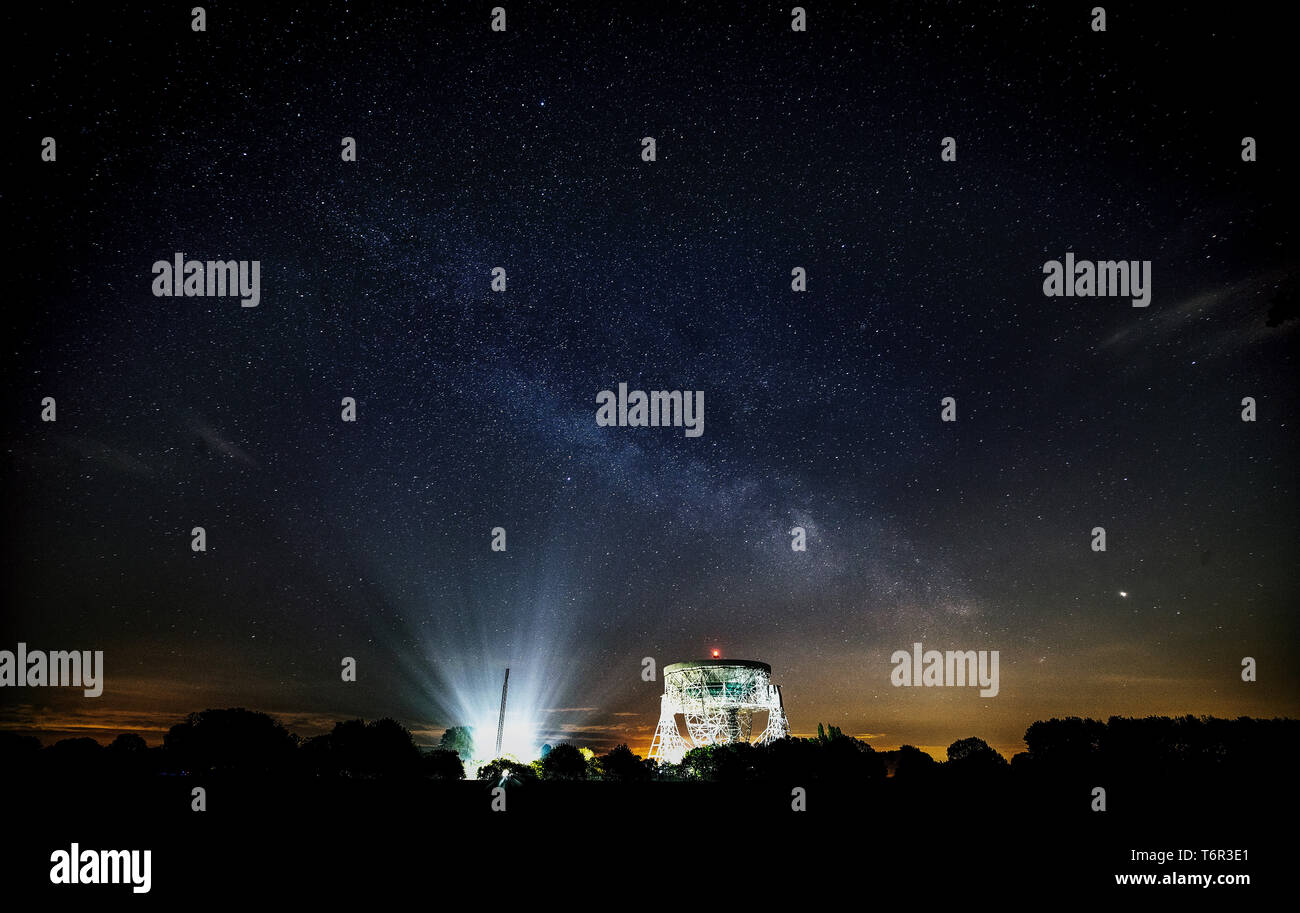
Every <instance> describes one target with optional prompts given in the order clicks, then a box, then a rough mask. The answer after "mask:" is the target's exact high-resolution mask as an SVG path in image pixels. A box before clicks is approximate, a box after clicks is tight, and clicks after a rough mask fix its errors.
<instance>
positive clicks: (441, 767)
mask: <svg viewBox="0 0 1300 913" xmlns="http://www.w3.org/2000/svg"><path fill="white" fill-rule="evenodd" d="M424 773H425V775H426V776H429V777H433V779H435V780H460V779H463V778H464V776H465V764H464V762H463V761H461V759H460V755H458V754H457V753H456V752H454V751H451V750H449V749H446V748H435V749H433V750H432V751H430V752H429V753H428V754H427V755H425V756H424Z"/></svg>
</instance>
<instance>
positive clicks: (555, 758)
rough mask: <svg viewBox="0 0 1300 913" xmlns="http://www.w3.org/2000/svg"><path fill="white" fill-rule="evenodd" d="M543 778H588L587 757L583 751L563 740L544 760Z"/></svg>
mask: <svg viewBox="0 0 1300 913" xmlns="http://www.w3.org/2000/svg"><path fill="white" fill-rule="evenodd" d="M542 779H544V780H585V779H587V759H586V758H584V757H583V756H582V752H581V751H579V750H578V748H577V747H576V746H574V745H570V744H569V743H568V742H561V743H560V744H559V745H556V746H555V747H554V748H552V749H551V750H550V752H549V753H548V754H547V755H546V757H545V758H544V759H543V760H542Z"/></svg>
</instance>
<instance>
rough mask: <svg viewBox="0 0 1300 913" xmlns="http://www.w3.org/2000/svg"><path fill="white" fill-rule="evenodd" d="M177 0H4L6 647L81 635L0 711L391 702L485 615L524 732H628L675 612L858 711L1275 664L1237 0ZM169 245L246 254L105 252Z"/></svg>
mask: <svg viewBox="0 0 1300 913" xmlns="http://www.w3.org/2000/svg"><path fill="white" fill-rule="evenodd" d="M1098 2H1100V0H1098ZM193 5H194V4H170V5H148V6H143V7H139V8H133V9H127V10H119V9H112V10H104V9H101V8H100V7H99V6H97V5H89V4H86V5H73V6H67V7H60V6H48V7H46V8H45V9H44V10H42V11H39V12H29V13H22V14H20V13H17V12H16V11H12V10H7V11H6V13H5V15H6V16H8V17H13V16H18V15H21V16H22V18H21V19H17V20H15V19H9V20H8V21H6V23H5V26H4V31H5V33H6V34H7V37H8V43H9V45H10V47H9V48H7V50H6V61H5V66H6V70H7V80H6V81H7V91H6V93H5V95H6V97H7V98H9V99H10V102H11V105H12V107H11V108H10V112H9V115H8V116H7V118H6V119H7V121H8V123H9V130H8V136H9V142H8V143H7V144H6V153H5V155H6V159H7V160H6V162H5V165H6V169H5V170H6V177H7V180H6V181H5V185H6V186H5V189H4V191H3V199H2V201H3V207H4V216H5V221H6V224H7V225H8V226H9V228H10V231H9V232H8V235H9V241H8V244H7V260H8V264H7V271H8V272H7V275H8V278H9V283H8V286H9V287H8V289H7V292H8V294H7V295H6V296H5V297H6V304H5V308H4V317H3V321H4V333H3V336H4V341H5V358H4V382H5V391H6V396H5V404H6V408H5V412H4V422H5V426H4V427H5V448H4V465H5V472H4V477H5V492H4V495H5V501H6V509H5V518H6V520H5V539H4V551H3V560H4V600H3V605H4V614H3V620H2V621H0V648H2V649H9V650H13V649H14V647H15V645H16V643H18V642H19V641H23V642H26V643H27V644H28V645H29V647H30V648H33V649H38V648H39V649H86V650H96V649H99V650H103V651H104V652H105V666H106V684H105V690H104V695H103V696H102V697H100V698H97V699H86V698H83V697H81V695H80V692H79V691H77V690H75V689H54V688H44V689H31V688H27V689H19V688H13V689H8V688H6V689H4V690H3V692H0V727H3V728H10V729H18V730H21V731H24V732H33V733H36V734H38V735H40V736H41V737H42V738H44V739H46V740H47V741H49V740H52V739H55V738H60V737H64V736H67V735H86V734H89V735H94V736H96V737H98V738H100V739H101V741H107V740H108V739H111V738H112V736H113V735H114V734H116V733H117V732H121V731H136V732H140V733H141V734H142V735H144V736H145V737H146V739H147V740H148V741H149V742H150V743H151V744H157V743H158V742H159V741H160V739H161V737H162V735H163V733H164V732H165V730H166V729H167V728H168V727H169V726H171V725H172V724H173V723H175V722H178V721H179V720H180V719H181V718H182V717H183V716H184V715H185V714H187V713H189V712H191V711H196V710H202V709H204V708H206V707H225V706H245V707H249V708H251V709H258V710H264V711H267V712H270V713H273V714H275V715H276V716H277V717H279V718H280V719H282V720H283V721H284V722H285V724H286V725H287V726H289V728H290V729H293V730H294V731H296V732H298V733H299V734H302V735H309V734H313V733H315V732H318V731H321V729H322V728H327V727H328V726H330V725H332V723H333V722H334V721H336V720H341V719H347V718H351V717H358V716H359V717H364V718H367V719H373V718H376V717H381V716H392V717H395V718H397V719H399V720H401V721H402V722H404V723H405V724H407V725H408V726H409V727H410V728H411V729H412V731H413V732H414V733H415V734H416V737H417V741H419V742H421V743H422V744H431V743H432V742H434V741H436V740H437V738H438V736H439V735H440V734H441V732H442V730H443V729H444V728H446V727H447V726H450V725H456V724H460V723H470V722H472V721H471V720H467V719H462V718H461V717H463V716H464V715H465V710H464V708H465V706H466V700H467V698H466V695H471V697H469V698H468V700H469V701H471V702H473V703H474V704H475V706H476V707H477V706H478V705H479V704H484V702H486V704H489V705H490V704H493V703H494V702H495V701H496V700H497V699H498V698H499V689H500V676H501V673H502V670H503V668H504V667H505V666H506V665H510V666H511V668H512V672H511V683H512V694H513V693H515V692H514V690H513V689H514V688H515V687H517V688H518V689H519V690H518V694H519V700H520V701H521V702H522V703H521V704H520V709H521V711H522V710H526V709H528V708H529V706H530V703H531V706H532V709H533V710H534V711H535V712H536V714H537V719H538V720H540V722H541V725H542V727H543V729H542V732H541V733H540V735H541V736H542V737H544V738H545V739H546V740H549V741H555V740H557V739H573V740H575V741H577V742H578V743H579V744H583V745H591V746H592V747H608V746H611V745H613V744H617V743H618V742H622V741H627V742H628V743H629V744H630V745H631V747H633V749H634V750H636V751H638V752H640V753H642V754H644V753H645V751H646V749H647V748H648V746H649V741H650V736H651V733H652V731H653V728H654V724H655V722H656V719H657V715H658V696H659V694H660V692H661V690H662V683H661V682H645V681H642V678H641V668H642V664H641V661H642V658H643V657H654V658H655V659H656V662H657V663H658V664H659V666H660V667H662V666H663V665H666V664H668V663H671V662H675V661H679V660H683V659H693V658H701V657H703V656H705V655H707V652H708V651H709V650H711V649H714V648H717V649H720V650H721V651H722V654H723V656H730V657H737V658H747V659H757V660H762V661H764V662H768V663H770V664H771V665H772V667H773V679H774V681H776V682H778V683H780V684H781V685H782V686H783V688H784V696H785V705H786V710H787V713H788V714H789V717H790V721H791V726H792V729H793V731H794V732H795V734H807V733H809V732H812V731H813V730H815V728H816V724H817V723H818V722H819V721H824V722H827V723H833V724H835V725H838V726H840V727H841V728H842V729H843V730H844V732H846V733H850V734H855V735H859V736H864V737H869V740H870V743H871V744H872V745H874V746H875V747H877V748H890V747H894V746H897V745H899V744H901V743H911V744H915V745H919V746H921V747H923V748H927V749H931V750H935V751H940V752H941V751H942V748H943V747H944V746H946V745H947V744H948V743H950V742H952V741H954V740H955V739H958V738H963V737H966V736H970V735H978V736H980V737H982V738H984V739H986V740H987V741H988V742H989V743H990V744H992V745H993V746H995V747H996V748H998V749H999V750H1001V751H1003V752H1004V753H1005V754H1008V755H1009V754H1010V753H1012V752H1014V751H1017V750H1022V749H1023V747H1024V746H1023V744H1022V743H1021V741H1020V738H1021V736H1022V735H1023V733H1024V730H1025V728H1026V727H1027V726H1028V725H1029V724H1030V723H1031V722H1033V721H1034V720H1036V719H1045V718H1048V717H1051V716H1064V715H1080V716H1086V715H1092V716H1101V717H1106V716H1109V715H1111V714H1122V715H1148V714H1181V713H1195V714H1214V715H1218V716H1233V717H1235V716H1239V715H1251V716H1284V715H1290V716H1294V715H1295V714H1296V713H1297V712H1300V681H1298V680H1297V677H1296V671H1295V665H1296V664H1295V661H1294V657H1295V655H1296V649H1297V646H1298V645H1300V644H1298V643H1297V634H1298V631H1297V623H1296V620H1295V619H1296V597H1297V594H1298V591H1300V586H1298V582H1297V576H1296V557H1297V543H1298V541H1300V537H1298V536H1297V530H1298V526H1300V520H1298V518H1300V511H1298V510H1297V506H1298V505H1297V474H1296V469H1295V467H1296V462H1295V457H1296V454H1297V422H1298V421H1300V415H1298V414H1297V406H1298V405H1300V403H1298V402H1297V392H1296V391H1297V385H1296V356H1297V351H1296V341H1297V337H1296V327H1297V325H1300V320H1297V319H1296V305H1295V300H1296V298H1295V294H1296V293H1295V288H1296V278H1295V277H1296V271H1297V252H1296V245H1295V242H1296V221H1295V218H1294V205H1295V195H1294V192H1293V191H1294V188H1293V185H1292V184H1291V182H1290V181H1288V180H1287V177H1286V174H1285V172H1286V171H1287V169H1288V168H1289V167H1290V165H1291V159H1292V157H1293V151H1294V150H1293V147H1292V146H1289V145H1288V143H1289V139H1288V135H1289V133H1290V131H1289V130H1288V129H1287V124H1288V118H1289V116H1290V107H1291V101H1292V99H1291V98H1290V97H1289V96H1290V95H1291V86H1292V84H1293V76H1292V74H1290V73H1289V72H1288V67H1290V66H1291V65H1292V61H1293V58H1294V55H1293V52H1292V51H1291V50H1290V49H1289V48H1288V47H1287V42H1286V41H1285V40H1284V39H1285V37H1286V36H1285V33H1284V32H1283V30H1282V29H1281V28H1280V26H1279V25H1278V23H1276V22H1272V21H1269V20H1268V18H1267V16H1266V15H1265V14H1264V13H1263V12H1261V11H1251V10H1250V9H1245V8H1241V7H1238V6H1232V7H1231V8H1225V7H1222V6H1221V5H1220V6H1217V7H1204V8H1202V7H1172V6H1165V7H1163V8H1161V9H1159V10H1156V9H1153V8H1152V7H1153V6H1154V5H1153V4H1119V3H1106V4H1104V5H1105V6H1106V9H1107V31H1106V32H1105V33H1095V32H1093V31H1092V30H1091V29H1090V27H1089V23H1090V12H1089V11H1090V9H1091V7H1092V6H1094V5H1096V4H1094V3H1092V2H1089V3H1051V4H1024V5H1020V4H986V3H970V4H965V3H959V4H917V3H910V2H904V3H894V4H877V3H859V4H856V5H853V4H847V3H835V4H818V3H809V4H805V6H806V7H807V10H808V31H807V32H806V33H802V34H801V33H795V32H792V31H791V28H790V21H791V20H790V7H791V6H792V5H793V4H777V3H766V4H748V5H746V6H745V7H744V8H735V9H729V10H727V11H721V12H720V11H716V10H712V9H711V8H712V7H714V6H715V5H714V4H685V3H657V4H653V5H651V4H646V5H643V6H640V7H638V6H635V5H623V4H601V5H600V6H599V7H592V8H590V9H582V8H578V7H569V8H566V9H562V10H557V9H553V8H551V7H549V6H546V7H543V6H541V5H537V4H531V3H529V4H523V3H505V4H504V5H505V6H506V9H507V15H508V19H507V23H508V25H507V30H506V32H505V33H494V32H492V31H491V30H490V28H489V20H490V13H489V10H490V9H491V7H492V6H493V5H495V4H493V3H482V4H480V3H450V4H445V5H444V4H436V3H435V4H419V5H415V6H409V7H396V6H389V5H385V6H384V7H379V6H374V7H371V6H367V5H361V4H333V5H326V4H311V5H310V6H304V7H303V8H300V9H298V10H296V11H291V10H289V9H288V8H286V9H285V10H283V11H275V12H268V11H267V10H266V9H264V8H263V5H261V4H253V5H248V6H244V7H238V6H233V5H231V4H226V3H215V2H214V3H209V4H207V15H208V22H207V31H206V32H205V33H199V34H196V33H194V32H192V31H191V28H190V15H189V9H190V7H191V6H193ZM277 6H278V5H277ZM1135 7H1136V8H1135ZM45 136H52V137H54V138H55V139H56V141H57V144H58V145H57V156H58V157H57V161H56V162H52V163H50V162H42V161H41V160H40V142H41V139H42V137H45ZM345 136H351V137H355V138H356V141H357V152H358V160H357V161H356V162H354V163H352V162H344V161H342V159H341V156H340V150H341V145H340V144H341V140H342V138H343V137H345ZM646 136H653V137H655V139H656V142H657V161H654V162H645V161H642V158H641V139H642V137H646ZM945 136H951V137H954V138H955V139H956V141H957V161H956V162H943V161H941V160H940V141H941V140H942V138H943V137H945ZM1245 136H1252V137H1254V138H1255V139H1256V140H1257V142H1258V149H1259V153H1258V161H1256V162H1253V163H1246V162H1243V161H1242V157H1241V148H1242V147H1241V142H1242V137H1245ZM177 251H181V252H184V253H185V254H186V256H187V257H192V258H196V259H201V260H208V259H212V260H226V259H248V260H254V259H255V260H259V261H260V262H261V264H262V266H261V270H262V272H261V302H260V304H259V306H258V307H256V308H241V307H240V305H239V302H238V300H237V299H235V298H183V297H181V298H165V297H163V298H159V297H154V296H153V295H152V294H151V291H150V287H151V282H152V279H153V276H152V274H151V271H150V270H151V266H152V264H153V263H154V261H156V260H170V259H171V258H172V257H173V255H174V254H175V252H177ZM1071 251H1072V252H1074V253H1075V254H1076V256H1077V257H1079V258H1080V259H1085V258H1087V259H1125V260H1150V261H1152V276H1153V294H1152V299H1151V304H1150V306H1149V307H1148V308H1145V309H1140V308H1134V307H1132V306H1131V305H1130V304H1129V301H1128V299H1127V298H1126V297H1125V298H1047V297H1045V296H1044V295H1043V292H1042V283H1043V272H1042V268H1043V264H1044V263H1045V262H1046V261H1048V260H1052V259H1061V258H1063V256H1064V255H1065V254H1066V253H1067V252H1071ZM497 266H500V267H503V268H505V270H506V271H507V275H508V286H507V291H506V292H504V293H494V292H492V290H491V288H490V281H491V276H490V272H491V270H492V269H493V267H497ZM797 266H799V267H804V268H805V269H806V270H807V274H808V290H807V292H805V293H796V292H793V291H792V290H791V284H790V283H791V269H792V268H794V267H797ZM620 382H626V383H627V384H628V386H629V387H631V388H634V389H636V388H640V389H645V390H657V389H681V390H703V391H705V416H704V418H705V425H704V428H705V431H704V434H703V436H702V437H699V438H690V437H687V436H685V435H684V434H683V433H682V430H681V429H674V428H603V427H597V425H596V423H595V395H596V393H597V392H598V391H600V390H603V389H617V385H618V384H619V383H620ZM46 396H52V397H54V398H55V399H56V401H57V408H58V419H57V421H56V422H54V423H46V422H42V421H41V418H40V414H41V399H42V397H46ZM345 396H351V397H355V398H356V401H357V407H358V420H357V421H356V422H355V423H354V424H348V423H344V422H342V421H341V419H340V411H341V406H340V401H341V399H342V398H343V397H345ZM945 396H952V397H955V398H956V400H957V409H958V421H957V422H955V423H943V422H941V421H940V400H941V398H942V397H945ZM1245 396H1252V397H1255V398H1256V400H1257V402H1258V415H1259V418H1258V421H1257V422H1255V423H1246V422H1243V421H1242V420H1241V418H1240V412H1241V399H1242V397H1245ZM796 525H798V526H803V527H804V528H805V529H806V530H807V533H808V550H807V552H805V553H797V552H793V551H792V550H791V548H790V542H791V537H790V534H789V530H790V529H791V528H792V527H793V526H796ZM194 526H204V527H205V528H206V531H207V536H208V551H207V552H206V553H203V554H195V553H193V552H192V551H191V549H190V530H191V528H192V527H194ZM497 526H500V527H504V528H505V529H506V530H507V551H506V552H504V553H496V552H493V551H491V549H490V548H489V543H490V531H491V529H492V528H493V527H497ZM1094 526H1104V527H1105V528H1106V532H1107V539H1108V542H1107V546H1108V547H1107V551H1106V552H1105V553H1096V552H1094V551H1092V549H1091V548H1090V542H1091V538H1090V531H1091V529H1092V528H1093V527H1094ZM1121 591H1123V592H1124V593H1127V596H1121V595H1120V593H1121ZM916 641H921V642H923V643H924V644H925V645H926V647H927V648H931V647H933V648H936V649H941V650H942V649H963V650H964V649H973V650H982V649H987V650H998V651H1000V654H1001V688H1000V693H999V695H998V696H997V697H996V698H991V699H985V698H980V697H979V696H978V694H977V693H976V691H975V690H974V689H969V688H967V689H963V688H934V689H920V688H917V689H909V688H894V687H891V685H890V682H889V673H890V671H891V669H892V666H891V665H890V663H889V657H890V654H891V653H892V652H893V651H895V650H898V649H910V647H911V644H912V643H914V642H916ZM344 656H352V657H355V658H356V659H357V662H358V671H359V676H358V677H359V680H358V681H357V682H356V683H344V682H342V681H341V678H340V671H339V670H340V661H341V658H342V657H344ZM1245 656H1252V657H1254V658H1256V660H1257V661H1258V665H1259V680H1258V681H1257V682H1255V683H1244V682H1242V680H1241V675H1240V672H1241V659H1242V657H1245Z"/></svg>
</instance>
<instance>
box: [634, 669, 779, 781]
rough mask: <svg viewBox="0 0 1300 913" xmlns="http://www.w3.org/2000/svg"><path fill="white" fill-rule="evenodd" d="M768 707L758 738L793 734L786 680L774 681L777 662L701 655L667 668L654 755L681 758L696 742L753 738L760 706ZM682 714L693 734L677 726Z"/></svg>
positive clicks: (673, 759) (652, 748) (654, 757)
mask: <svg viewBox="0 0 1300 913" xmlns="http://www.w3.org/2000/svg"><path fill="white" fill-rule="evenodd" d="M759 711H766V712H767V725H766V726H765V727H764V728H763V732H762V733H761V734H760V735H759V737H758V739H757V740H756V742H755V744H757V745H766V744H767V743H768V742H774V741H776V740H777V739H784V738H786V737H788V736H789V735H790V722H789V720H787V719H786V716H785V706H784V705H783V704H782V703H781V686H780V685H774V684H772V667H771V666H769V665H768V664H767V663H759V662H754V661H753V660H749V659H700V660H695V661H694V662H686V663H673V664H672V665H671V666H667V667H665V668H664V694H663V697H661V698H660V699H659V726H658V728H657V729H655V737H654V741H653V742H651V743H650V758H651V759H652V760H656V761H664V762H667V763H670V764H680V763H681V760H682V757H683V756H684V755H685V754H686V752H687V751H689V750H690V749H692V748H698V747H701V746H703V745H717V744H721V743H725V742H748V741H749V740H750V734H751V731H752V724H753V716H754V714H755V713H756V712H759ZM678 716H681V717H682V718H683V722H684V723H685V724H686V733H687V736H688V737H689V739H690V740H689V741H687V739H685V738H682V734H681V731H680V730H679V729H678V726H677V718H678Z"/></svg>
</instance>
